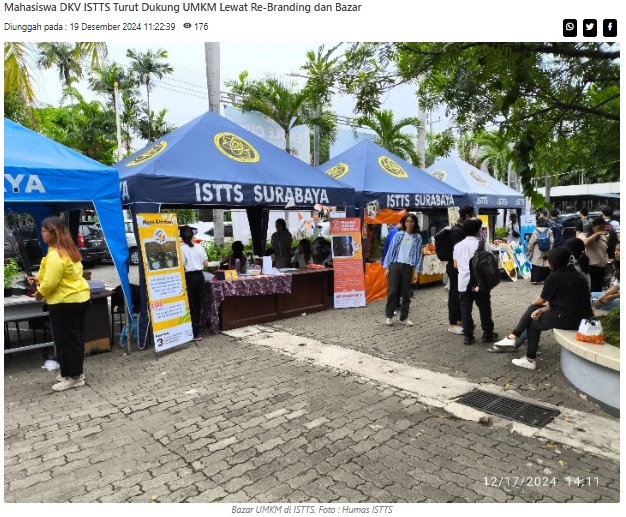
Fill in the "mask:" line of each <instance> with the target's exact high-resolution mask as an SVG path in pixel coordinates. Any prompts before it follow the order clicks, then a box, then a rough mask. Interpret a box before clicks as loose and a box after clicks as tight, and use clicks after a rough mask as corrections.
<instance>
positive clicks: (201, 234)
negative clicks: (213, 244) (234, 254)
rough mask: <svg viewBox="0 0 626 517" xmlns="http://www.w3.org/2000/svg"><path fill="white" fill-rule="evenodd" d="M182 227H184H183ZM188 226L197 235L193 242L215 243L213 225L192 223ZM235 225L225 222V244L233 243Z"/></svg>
mask: <svg viewBox="0 0 626 517" xmlns="http://www.w3.org/2000/svg"><path fill="white" fill-rule="evenodd" d="M181 226H182V225H181ZM187 226H190V227H191V228H193V229H194V230H196V233H195V235H194V238H193V241H194V242H197V243H201V242H203V241H213V240H215V231H214V228H213V223H202V222H198V223H190V224H188V225H187ZM233 240H234V238H233V223H231V222H225V223H224V243H225V244H230V243H231V242H233Z"/></svg>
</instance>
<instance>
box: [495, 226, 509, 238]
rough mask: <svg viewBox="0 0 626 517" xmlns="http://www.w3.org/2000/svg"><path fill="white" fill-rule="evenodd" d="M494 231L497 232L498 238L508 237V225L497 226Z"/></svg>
mask: <svg viewBox="0 0 626 517" xmlns="http://www.w3.org/2000/svg"><path fill="white" fill-rule="evenodd" d="M494 232H495V236H496V239H500V240H502V239H506V235H507V231H506V227H504V226H501V227H500V228H496V229H495V230H494Z"/></svg>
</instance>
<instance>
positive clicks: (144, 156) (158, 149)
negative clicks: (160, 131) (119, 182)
mask: <svg viewBox="0 0 626 517" xmlns="http://www.w3.org/2000/svg"><path fill="white" fill-rule="evenodd" d="M166 147H167V142H165V141H164V142H159V143H158V144H156V145H154V146H152V147H151V148H150V149H148V150H147V151H146V152H145V153H141V154H140V155H139V156H137V158H135V159H134V160H131V161H129V162H128V163H127V164H126V167H134V166H135V165H139V164H140V163H143V162H147V161H148V160H150V159H152V158H154V157H155V156H156V155H157V154H160V153H162V152H163V151H165V148H166Z"/></svg>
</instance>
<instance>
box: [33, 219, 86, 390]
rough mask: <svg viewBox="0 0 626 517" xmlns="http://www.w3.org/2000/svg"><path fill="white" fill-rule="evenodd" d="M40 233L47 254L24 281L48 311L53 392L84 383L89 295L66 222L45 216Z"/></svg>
mask: <svg viewBox="0 0 626 517" xmlns="http://www.w3.org/2000/svg"><path fill="white" fill-rule="evenodd" d="M41 236H42V238H43V241H44V242H45V243H46V244H47V245H48V253H47V254H46V256H45V257H44V258H43V260H42V261H41V266H40V267H39V274H38V276H37V277H34V276H31V277H28V282H29V283H30V284H32V285H36V286H37V290H36V291H35V299H36V300H43V299H44V298H45V300H46V303H47V304H48V312H49V313H50V326H51V327H52V335H53V336H54V345H55V347H56V354H57V359H58V361H59V365H60V370H61V371H60V373H59V375H58V376H57V381H59V382H58V383H57V384H55V385H54V386H52V389H53V390H54V391H64V390H67V389H70V388H79V387H81V386H84V385H85V375H84V372H83V362H84V360H85V310H86V309H87V304H88V303H89V299H90V297H91V295H90V292H89V284H88V283H87V281H86V280H85V279H84V278H83V265H82V264H81V258H82V257H81V256H80V251H78V248H77V247H76V244H74V241H73V240H72V237H71V235H70V232H69V230H68V227H67V225H66V224H65V222H64V221H63V219H61V218H60V217H56V216H53V217H48V218H47V219H44V220H43V221H42V223H41Z"/></svg>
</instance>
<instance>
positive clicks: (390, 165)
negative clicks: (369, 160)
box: [378, 156, 409, 178]
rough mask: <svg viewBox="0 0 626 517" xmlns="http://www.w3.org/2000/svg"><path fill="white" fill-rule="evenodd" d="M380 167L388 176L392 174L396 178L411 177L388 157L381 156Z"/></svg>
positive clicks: (379, 159)
mask: <svg viewBox="0 0 626 517" xmlns="http://www.w3.org/2000/svg"><path fill="white" fill-rule="evenodd" d="M378 165H380V167H381V168H382V170H384V171H385V172H386V173H387V174H390V175H391V176H393V177H394V178H408V177H409V175H408V174H407V173H406V171H405V170H404V169H403V168H402V167H400V166H399V165H398V164H397V163H396V162H394V161H393V160H392V159H391V158H387V157H386V156H380V157H379V158H378Z"/></svg>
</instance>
